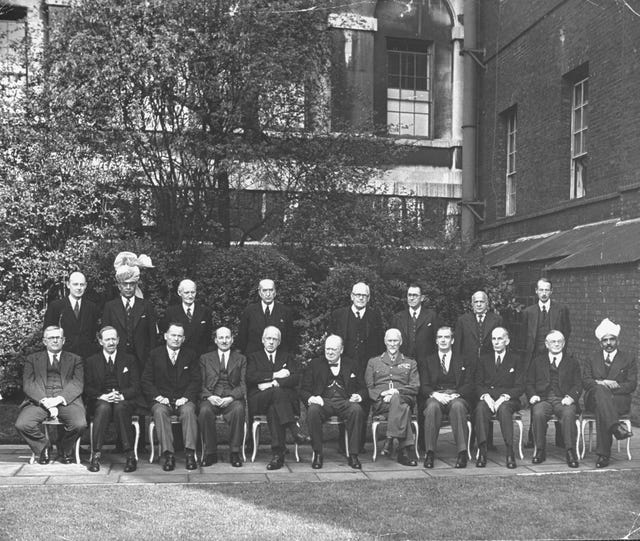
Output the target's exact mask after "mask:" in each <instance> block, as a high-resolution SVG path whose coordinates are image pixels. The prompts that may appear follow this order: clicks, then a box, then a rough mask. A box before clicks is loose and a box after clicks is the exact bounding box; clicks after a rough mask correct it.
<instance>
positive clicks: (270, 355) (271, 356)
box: [269, 354, 273, 364]
mask: <svg viewBox="0 0 640 541" xmlns="http://www.w3.org/2000/svg"><path fill="white" fill-rule="evenodd" d="M269 362H270V363H271V364H273V354H269Z"/></svg>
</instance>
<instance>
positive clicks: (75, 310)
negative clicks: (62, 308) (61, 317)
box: [73, 301, 80, 319]
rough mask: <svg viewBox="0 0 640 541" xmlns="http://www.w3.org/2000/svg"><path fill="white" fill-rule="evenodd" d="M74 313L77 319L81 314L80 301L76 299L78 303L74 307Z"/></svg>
mask: <svg viewBox="0 0 640 541" xmlns="http://www.w3.org/2000/svg"><path fill="white" fill-rule="evenodd" d="M73 313H74V314H75V315H76V319H78V317H79V316H80V301H76V305H75V306H74V307H73Z"/></svg>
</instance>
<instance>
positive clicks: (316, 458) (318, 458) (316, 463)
mask: <svg viewBox="0 0 640 541" xmlns="http://www.w3.org/2000/svg"><path fill="white" fill-rule="evenodd" d="M311 467H312V468H313V469H314V470H319V469H321V468H322V453H317V452H315V451H314V452H313V460H312V462H311Z"/></svg>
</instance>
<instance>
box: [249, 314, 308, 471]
mask: <svg viewBox="0 0 640 541" xmlns="http://www.w3.org/2000/svg"><path fill="white" fill-rule="evenodd" d="M262 344H263V346H264V348H263V349H262V350H260V351H254V352H253V353H251V354H250V355H248V356H247V391H248V394H249V411H250V413H251V415H256V414H266V416H267V424H268V425H269V432H270V434H271V450H272V451H273V457H272V459H271V462H269V464H267V469H268V470H279V469H280V468H282V466H284V452H285V429H287V428H288V429H289V430H290V431H291V435H292V436H293V439H294V441H295V442H296V443H298V444H302V443H307V442H308V441H309V440H308V439H307V438H305V437H304V436H302V435H300V434H299V433H298V424H297V422H296V418H295V415H294V404H295V403H297V401H298V394H297V392H296V388H297V386H298V382H299V378H300V374H299V373H298V371H297V370H296V367H295V365H294V360H293V356H292V355H291V354H289V353H286V352H282V351H279V350H278V346H279V345H280V330H279V329H278V328H277V327H272V326H269V327H267V328H266V329H265V330H264V332H263V333H262Z"/></svg>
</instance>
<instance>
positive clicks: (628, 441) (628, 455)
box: [618, 419, 631, 460]
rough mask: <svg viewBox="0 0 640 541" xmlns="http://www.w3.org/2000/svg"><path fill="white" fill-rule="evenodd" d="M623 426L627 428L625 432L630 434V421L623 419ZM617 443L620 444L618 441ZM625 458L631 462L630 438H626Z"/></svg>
mask: <svg viewBox="0 0 640 541" xmlns="http://www.w3.org/2000/svg"><path fill="white" fill-rule="evenodd" d="M624 424H625V426H626V427H627V430H628V431H629V432H631V421H629V420H628V419H625V420H624ZM618 443H620V440H618ZM627 458H628V459H629V460H631V438H627Z"/></svg>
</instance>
